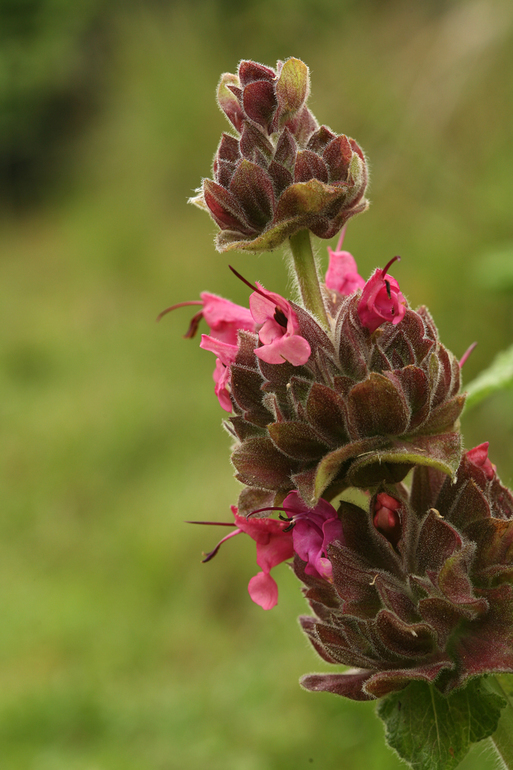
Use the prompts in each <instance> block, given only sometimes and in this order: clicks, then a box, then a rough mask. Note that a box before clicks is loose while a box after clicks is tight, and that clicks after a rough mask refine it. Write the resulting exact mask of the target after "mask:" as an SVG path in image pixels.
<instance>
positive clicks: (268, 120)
mask: <svg viewBox="0 0 513 770" xmlns="http://www.w3.org/2000/svg"><path fill="white" fill-rule="evenodd" d="M309 90H310V80H309V73H308V67H307V66H306V64H304V63H303V62H302V61H299V59H293V58H291V59H288V60H287V61H286V62H281V61H279V62H278V64H277V66H276V70H273V69H271V68H270V67H264V66H263V65H262V64H257V63H256V62H252V61H242V62H241V63H240V64H239V68H238V71H237V74H230V73H225V74H224V75H222V77H221V81H220V83H219V87H218V94H217V99H218V104H219V106H220V108H221V109H222V111H223V112H224V113H225V115H226V117H227V118H228V120H229V121H230V122H231V124H232V127H233V129H234V130H235V132H236V134H237V135H236V136H233V134H228V133H224V134H223V135H222V137H221V141H220V143H219V147H218V148H217V152H216V155H215V157H214V164H213V169H212V173H213V177H214V178H213V179H204V180H203V183H202V186H201V189H200V190H199V192H198V195H197V196H196V197H194V198H192V199H191V203H194V204H196V205H197V206H200V207H201V208H204V209H206V210H207V211H208V213H209V214H210V216H211V217H212V219H213V220H214V221H215V222H216V224H217V225H218V226H219V228H220V233H219V234H218V236H217V239H216V245H217V249H218V250H219V251H229V250H231V249H239V250H244V251H253V252H255V251H256V252H258V251H270V250H272V249H275V248H276V247H277V246H279V245H280V244H281V243H283V241H285V240H286V239H287V238H289V237H290V236H291V235H293V234H294V233H297V232H298V231H299V230H303V229H305V228H306V229H309V230H311V231H312V232H313V233H314V234H315V235H317V236H319V237H320V238H331V237H332V236H334V235H336V233H338V231H339V230H340V229H341V228H342V226H343V225H344V224H345V222H347V220H348V219H349V218H350V217H352V216H354V215H355V214H358V213H360V212H361V211H365V209H366V207H367V205H368V204H367V201H366V200H365V197H364V195H365V188H366V186H367V167H366V162H365V157H364V154H363V152H362V150H361V149H360V147H359V146H358V144H357V143H356V142H355V141H354V139H349V138H348V137H347V136H344V135H337V134H335V133H333V132H332V131H331V130H330V129H329V128H327V127H326V126H321V127H319V126H318V124H317V121H316V119H315V118H314V116H313V115H312V113H311V112H310V110H309V109H308V107H307V106H306V100H307V98H308V93H309Z"/></svg>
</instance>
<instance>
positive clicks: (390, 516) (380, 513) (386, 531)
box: [373, 492, 401, 545]
mask: <svg viewBox="0 0 513 770" xmlns="http://www.w3.org/2000/svg"><path fill="white" fill-rule="evenodd" d="M400 507H401V503H400V502H399V500H396V499H395V497H391V496H390V495H387V493H386V492H379V493H378V494H377V495H376V501H375V503H374V519H373V522H374V526H375V527H376V529H377V530H378V532H381V534H382V535H383V536H384V537H386V539H387V540H389V541H390V542H391V543H392V545H397V543H398V542H399V540H400V539H401V518H400V516H399V513H398V510H399V508H400Z"/></svg>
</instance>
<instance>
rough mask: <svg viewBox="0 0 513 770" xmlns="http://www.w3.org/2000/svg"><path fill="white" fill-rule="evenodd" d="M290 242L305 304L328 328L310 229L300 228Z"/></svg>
mask: <svg viewBox="0 0 513 770" xmlns="http://www.w3.org/2000/svg"><path fill="white" fill-rule="evenodd" d="M289 242H290V248H291V251H292V258H293V260H294V270H295V272H296V276H297V281H298V284H299V290H300V292H301V297H302V299H303V303H304V306H305V308H306V310H309V311H310V312H311V313H313V315H315V316H316V317H317V318H318V319H319V321H321V323H322V324H323V325H324V326H325V327H326V328H328V318H327V316H326V308H325V307H324V302H323V299H322V294H321V287H320V284H319V276H318V274H317V266H316V264H315V259H314V255H313V252H312V244H311V242H310V232H309V230H300V231H299V232H298V233H295V235H291V237H290V239H289Z"/></svg>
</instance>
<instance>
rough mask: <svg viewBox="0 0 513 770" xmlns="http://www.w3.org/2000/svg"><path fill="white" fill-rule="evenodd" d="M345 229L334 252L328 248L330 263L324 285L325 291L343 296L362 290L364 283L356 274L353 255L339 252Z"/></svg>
mask: <svg viewBox="0 0 513 770" xmlns="http://www.w3.org/2000/svg"><path fill="white" fill-rule="evenodd" d="M345 229H346V228H345V227H344V228H342V232H341V233H340V238H339V241H338V243H337V248H336V249H335V251H333V249H330V247H329V246H328V254H329V259H330V261H329V265H328V272H327V273H326V278H325V283H326V288H327V289H331V290H332V291H336V292H338V293H339V294H342V295H343V296H348V295H349V294H352V293H353V292H354V291H356V290H357V289H363V287H364V286H365V281H364V279H363V278H362V277H361V275H359V274H358V268H357V267H356V261H355V258H354V257H353V255H352V254H350V253H349V252H348V251H341V248H342V242H343V240H344V235H345Z"/></svg>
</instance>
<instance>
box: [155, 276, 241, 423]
mask: <svg viewBox="0 0 513 770" xmlns="http://www.w3.org/2000/svg"><path fill="white" fill-rule="evenodd" d="M200 297H201V300H193V301H191V302H180V303H178V304H177V305H172V306H171V307H168V308H166V310H163V311H162V313H160V315H159V316H158V317H157V321H160V319H161V318H162V316H164V315H166V313H169V312H171V310H176V309H177V308H179V307H188V306H189V305H201V310H200V311H199V312H198V313H196V314H195V315H193V317H192V318H191V322H190V324H189V328H188V330H187V332H186V333H185V334H184V337H186V338H188V339H192V338H193V337H195V336H196V333H197V331H198V326H199V323H200V321H201V319H202V318H204V319H205V321H206V322H207V324H208V326H209V327H210V331H211V333H212V334H211V336H209V335H207V334H202V335H201V343H200V348H203V350H210V351H211V352H212V353H215V355H216V356H217V361H216V367H215V369H214V374H213V378H214V382H215V394H216V396H217V398H218V399H219V403H220V404H221V406H222V407H223V409H224V410H225V411H226V412H231V411H232V402H231V400H230V391H229V389H228V387H229V383H230V368H229V366H230V364H232V363H233V362H234V361H235V357H236V355H237V345H238V334H237V333H238V331H239V329H244V330H246V331H250V332H254V331H255V322H254V320H253V316H252V315H251V311H250V310H249V309H248V308H247V307H242V305H236V304H235V303H234V302H230V300H229V299H224V298H223V297H218V296H217V295H216V294H209V292H208V291H202V292H201V294H200Z"/></svg>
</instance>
